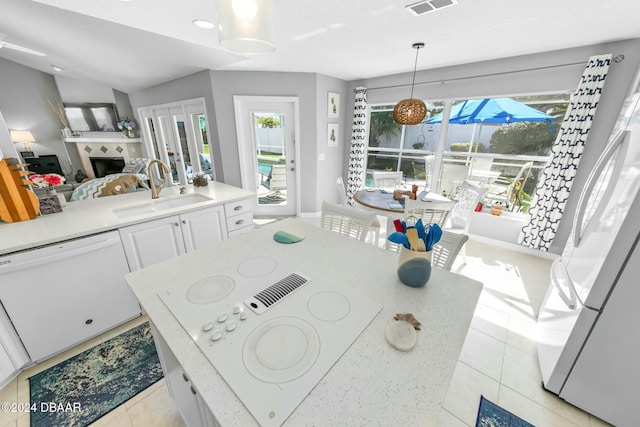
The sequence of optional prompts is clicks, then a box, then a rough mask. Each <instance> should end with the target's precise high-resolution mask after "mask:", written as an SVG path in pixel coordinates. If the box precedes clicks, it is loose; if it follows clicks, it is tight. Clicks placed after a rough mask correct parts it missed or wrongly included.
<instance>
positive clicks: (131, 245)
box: [119, 215, 185, 271]
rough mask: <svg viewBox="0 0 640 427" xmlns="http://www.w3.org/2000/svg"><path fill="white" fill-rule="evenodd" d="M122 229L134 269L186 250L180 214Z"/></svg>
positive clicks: (123, 239) (124, 245) (129, 260)
mask: <svg viewBox="0 0 640 427" xmlns="http://www.w3.org/2000/svg"><path fill="white" fill-rule="evenodd" d="M119 231H120V237H121V238H122V246H123V247H124V252H125V254H126V255H127V261H128V262H129V269H130V270H131V271H135V270H139V269H141V268H144V267H147V266H149V265H151V264H155V263H158V262H160V261H164V260H167V259H171V258H174V257H177V256H178V255H182V254H183V253H185V246H184V240H183V238H182V231H181V229H180V217H178V216H177V215H176V216H172V217H168V218H160V219H156V220H154V221H149V222H143V223H141V224H136V225H130V226H128V227H123V228H121V229H120V230H119Z"/></svg>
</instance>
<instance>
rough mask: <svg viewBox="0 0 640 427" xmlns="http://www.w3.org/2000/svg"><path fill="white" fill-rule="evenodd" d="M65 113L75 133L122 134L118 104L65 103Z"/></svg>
mask: <svg viewBox="0 0 640 427" xmlns="http://www.w3.org/2000/svg"><path fill="white" fill-rule="evenodd" d="M63 105H64V113H65V115H66V116H67V120H68V121H69V127H70V128H71V130H72V131H74V132H83V131H84V132H87V131H89V132H120V129H118V110H117V109H116V104H108V103H90V102H85V103H64V104H63Z"/></svg>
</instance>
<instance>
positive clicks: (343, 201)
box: [336, 176, 347, 206]
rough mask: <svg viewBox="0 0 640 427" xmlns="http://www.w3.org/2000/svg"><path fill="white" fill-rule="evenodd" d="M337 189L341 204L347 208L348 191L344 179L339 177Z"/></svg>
mask: <svg viewBox="0 0 640 427" xmlns="http://www.w3.org/2000/svg"><path fill="white" fill-rule="evenodd" d="M336 187H337V188H338V196H339V197H340V204H341V205H342V206H347V189H346V188H345V186H344V181H343V180H342V177H341V176H339V177H338V179H336Z"/></svg>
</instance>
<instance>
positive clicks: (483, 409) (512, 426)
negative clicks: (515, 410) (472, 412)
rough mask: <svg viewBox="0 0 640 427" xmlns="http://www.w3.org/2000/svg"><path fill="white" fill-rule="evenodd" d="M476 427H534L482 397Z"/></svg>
mask: <svg viewBox="0 0 640 427" xmlns="http://www.w3.org/2000/svg"><path fill="white" fill-rule="evenodd" d="M476 427H534V426H533V424H529V423H528V422H526V421H525V420H523V419H522V418H519V417H517V416H515V415H513V414H512V413H511V412H509V411H507V410H506V409H503V408H501V407H499V406H498V405H496V404H495V403H493V402H491V401H489V400H487V399H485V398H484V396H480V408H479V409H478V418H477V419H476Z"/></svg>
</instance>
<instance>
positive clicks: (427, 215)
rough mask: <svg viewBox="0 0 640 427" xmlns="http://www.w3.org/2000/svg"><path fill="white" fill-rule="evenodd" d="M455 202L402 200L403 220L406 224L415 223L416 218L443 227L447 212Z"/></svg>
mask: <svg viewBox="0 0 640 427" xmlns="http://www.w3.org/2000/svg"><path fill="white" fill-rule="evenodd" d="M455 204H456V202H455V201H451V202H435V201H434V202H423V201H422V200H411V199H409V198H405V200H404V220H405V221H406V222H407V224H415V223H416V221H418V219H422V222H423V223H424V224H425V225H427V224H438V225H439V226H440V227H444V224H445V222H446V221H447V217H448V216H449V212H451V209H452V208H453V207H454V205H455Z"/></svg>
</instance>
